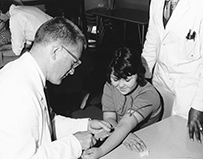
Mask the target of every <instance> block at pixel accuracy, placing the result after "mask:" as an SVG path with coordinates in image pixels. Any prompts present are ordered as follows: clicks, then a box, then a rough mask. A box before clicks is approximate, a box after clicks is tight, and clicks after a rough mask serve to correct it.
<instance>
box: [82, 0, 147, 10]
mask: <svg viewBox="0 0 203 159" xmlns="http://www.w3.org/2000/svg"><path fill="white" fill-rule="evenodd" d="M102 1H103V0H85V10H88V9H91V8H94V7H97V5H98V4H99V3H102ZM104 1H105V0H104ZM115 2H116V7H117V8H135V9H141V10H148V8H149V3H150V0H115Z"/></svg>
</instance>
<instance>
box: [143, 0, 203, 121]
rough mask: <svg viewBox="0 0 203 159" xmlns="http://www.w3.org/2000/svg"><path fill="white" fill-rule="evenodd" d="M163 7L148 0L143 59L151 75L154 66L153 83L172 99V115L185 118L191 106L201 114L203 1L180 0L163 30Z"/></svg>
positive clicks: (202, 103)
mask: <svg viewBox="0 0 203 159" xmlns="http://www.w3.org/2000/svg"><path fill="white" fill-rule="evenodd" d="M163 7H164V0H151V5H150V20H149V27H148V32H147V35H146V41H145V44H144V49H143V53H142V56H143V57H144V58H145V59H146V61H147V63H148V67H149V70H150V72H152V69H153V67H154V66H155V69H154V74H153V84H154V85H155V86H156V87H157V88H158V89H165V90H167V91H169V92H171V94H173V95H174V96H175V99H174V103H173V110H172V113H173V114H178V115H181V116H183V117H186V118H187V116H188V111H189V109H190V108H191V107H193V108H195V109H197V110H200V111H203V66H202V64H203V63H202V62H203V61H202V60H203V49H202V47H203V45H202V44H203V0H180V1H179V3H178V5H177V7H176V9H175V11H174V12H173V14H172V16H171V18H170V19H169V21H168V23H167V25H166V28H165V29H164V27H163ZM189 30H191V33H193V32H195V33H196V35H195V37H194V38H193V39H187V38H186V36H187V34H188V32H189ZM165 104H166V105H167V103H165Z"/></svg>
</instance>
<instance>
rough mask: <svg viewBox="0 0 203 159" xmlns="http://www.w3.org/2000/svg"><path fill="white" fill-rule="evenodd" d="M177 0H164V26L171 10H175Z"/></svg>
mask: <svg viewBox="0 0 203 159" xmlns="http://www.w3.org/2000/svg"><path fill="white" fill-rule="evenodd" d="M178 1H179V0H166V1H165V5H164V14H163V17H164V26H165V25H166V24H167V22H168V20H169V19H170V17H171V15H172V13H173V11H174V10H175V8H176V6H177V4H178Z"/></svg>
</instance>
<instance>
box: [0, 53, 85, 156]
mask: <svg viewBox="0 0 203 159" xmlns="http://www.w3.org/2000/svg"><path fill="white" fill-rule="evenodd" d="M44 86H45V78H44V75H43V74H42V72H41V70H40V68H39V67H38V65H37V63H36V62H35V60H34V59H33V58H32V56H31V55H30V54H29V53H25V54H23V55H22V56H21V57H20V58H19V59H17V60H16V61H13V62H10V63H9V64H7V65H6V66H5V67H4V68H3V69H2V70H1V71H0V158H1V159H42V158H43V159H76V158H78V157H79V156H80V155H81V152H82V149H81V145H80V143H79V141H78V140H77V139H76V138H75V136H74V135H73V133H75V132H77V131H86V130H87V123H88V119H70V118H65V117H62V116H56V117H55V120H54V121H55V122H54V123H55V126H56V136H57V140H56V141H54V142H51V138H50V136H51V135H50V129H49V128H50V122H49V121H50V120H49V116H48V112H47V103H46V100H45V95H44V91H43V88H44Z"/></svg>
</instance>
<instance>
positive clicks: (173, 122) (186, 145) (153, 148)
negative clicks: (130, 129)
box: [102, 116, 203, 159]
mask: <svg viewBox="0 0 203 159" xmlns="http://www.w3.org/2000/svg"><path fill="white" fill-rule="evenodd" d="M136 134H137V135H138V136H139V137H140V138H141V139H142V140H143V141H144V142H145V143H146V145H147V148H148V150H149V155H148V156H144V157H141V156H140V154H139V153H138V152H132V151H129V150H128V149H126V148H125V146H123V145H120V146H119V147H117V148H116V149H115V150H114V151H112V152H110V153H109V154H107V155H106V156H104V157H102V159H202V158H203V143H202V144H199V143H197V141H196V140H195V141H194V142H192V141H190V139H189V137H188V128H187V120H186V119H185V118H182V117H180V116H171V117H169V118H166V119H164V120H162V121H160V122H158V123H156V124H153V125H151V126H148V127H146V128H144V129H141V130H139V131H138V132H137V133H136Z"/></svg>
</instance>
